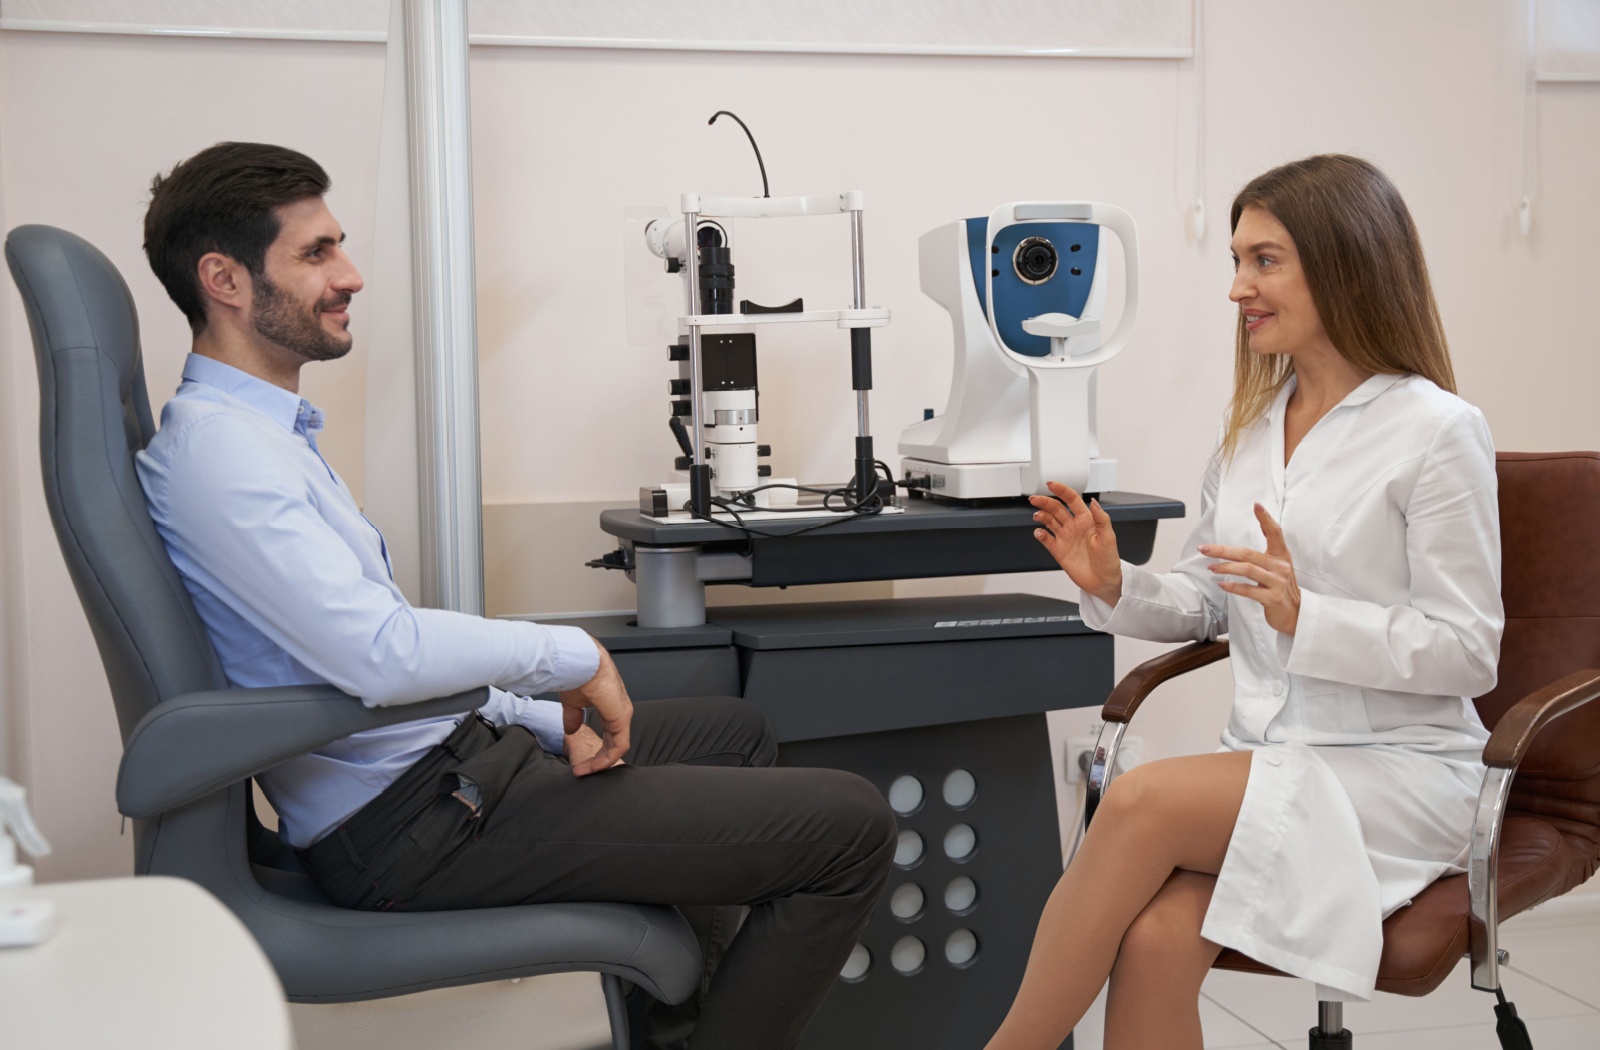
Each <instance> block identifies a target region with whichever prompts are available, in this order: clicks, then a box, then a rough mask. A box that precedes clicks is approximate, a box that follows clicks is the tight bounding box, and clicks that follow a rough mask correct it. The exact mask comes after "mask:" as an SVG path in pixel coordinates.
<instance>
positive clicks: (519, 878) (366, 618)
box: [138, 143, 894, 1050]
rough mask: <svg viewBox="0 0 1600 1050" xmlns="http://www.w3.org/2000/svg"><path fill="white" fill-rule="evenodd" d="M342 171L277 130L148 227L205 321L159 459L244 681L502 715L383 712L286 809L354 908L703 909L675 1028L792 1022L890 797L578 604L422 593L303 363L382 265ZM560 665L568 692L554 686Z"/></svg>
mask: <svg viewBox="0 0 1600 1050" xmlns="http://www.w3.org/2000/svg"><path fill="white" fill-rule="evenodd" d="M328 186H329V180H328V177H327V175H326V173H325V172H324V171H323V170H322V168H321V167H319V166H318V165H317V164H316V162H315V161H313V160H311V159H310V158H308V157H306V156H304V155H302V154H299V153H296V152H294V151H292V150H288V149H284V148H281V147H277V146H267V145H257V144H250V143H221V144H219V145H216V146H213V147H211V148H210V149H207V150H203V151H202V152H200V153H199V154H196V155H195V156H194V157H192V158H190V159H189V160H186V161H184V162H182V163H180V164H179V165H178V166H177V167H175V168H174V169H173V170H172V172H171V173H170V174H169V175H167V176H165V177H159V176H158V177H157V178H156V179H155V181H154V183H153V186H152V194H151V202H150V208H149V211H148V213H147V214H146V216H145V252H146V255H147V256H148V257H149V260H150V265H151V267H152V269H154V270H155V272H156V275H157V276H158V277H159V278H160V279H161V282H162V284H163V285H164V286H165V287H166V289H167V292H168V294H169V295H171V297H172V299H173V301H174V302H176V303H177V304H178V307H179V308H180V309H181V310H182V311H183V313H184V315H185V316H186V317H187V318H188V320H189V325H190V328H191V329H192V331H193V334H194V340H193V346H192V353H191V354H190V356H189V358H188V361H187V363H186V364H185V367H184V373H183V375H184V381H183V385H182V386H180V387H179V388H178V392H177V394H176V396H174V397H173V399H172V400H171V401H169V402H168V403H167V405H166V408H165V409H164V410H163V412H162V416H161V430H160V432H159V433H157V434H156V436H155V438H154V439H153V440H152V441H151V443H150V447H149V448H148V449H147V450H146V451H145V452H143V453H141V454H140V455H139V458H138V467H139V477H140V481H141V483H142V484H143V486H144V489H145V493H146V495H147V497H148V498H149V502H150V511H151V514H152V516H153V517H154V519H155V522H156V526H157V528H158V529H159V530H160V532H161V535H162V538H163V540H164V541H165V542H166V545H167V550H168V552H169V553H170V554H171V556H172V560H173V562H174V563H175V564H176V565H177V568H178V572H179V573H180V575H181V576H182V577H183V580H184V583H185V585H186V586H187V588H188V590H189V593H190V595H191V596H192V597H193V599H194V603H195V607H196V609H197V610H198V612H199V614H200V617H201V619H202V620H203V621H204V622H205V625H206V628H207V630H208V632H209V634H210V636H211V639H212V642H213V643H214V644H215V646H216V650H217V654H218V656H219V658H220V659H221V661H222V666H223V669H224V670H225V671H226V673H227V675H228V679H229V681H230V682H231V683H233V684H234V685H236V686H271V685H287V684H297V683H307V682H331V683H333V684H334V685H337V686H339V687H340V688H341V689H344V690H346V691H347V692H349V693H351V694H353V695H355V696H358V697H361V698H362V700H363V702H365V703H367V704H369V705H387V704H404V703H411V702H415V701H418V700H423V699H427V698H429V697H435V696H442V695H447V694H450V693H454V692H458V691H461V690H465V689H471V688H474V687H477V686H483V685H488V686H490V687H491V688H490V698H489V702H488V704H487V705H485V706H484V707H483V708H482V709H481V710H480V711H479V712H478V713H477V715H476V716H475V717H466V718H462V719H459V720H458V719H455V718H433V719H426V720H422V721H417V722H410V723H406V724H404V725H399V726H394V727H390V728H385V729H378V730H372V731H369V732H364V733H358V734H356V735H355V736H352V737H349V738H347V739H345V740H341V741H338V742H337V743H335V744H332V745H330V746H328V747H325V748H323V749H322V750H320V751H317V752H315V753H313V754H309V755H303V756H300V757H298V758H295V759H292V760H290V761H288V762H285V763H283V764H282V765H280V766H278V767H276V768H274V769H272V770H270V771H268V772H267V773H265V774H263V775H262V776H261V777H259V778H258V779H259V781H260V783H261V785H262V788H263V790H264V791H265V793H266V796H267V798H268V799H269V800H270V801H271V803H272V805H273V808H274V809H276V810H277V812H278V814H279V817H280V821H281V825H280V833H281V834H282V835H283V837H284V838H285V839H286V840H287V841H288V842H289V843H290V844H291V845H293V846H295V847H296V848H297V849H298V850H300V856H301V857H302V859H303V860H304V861H305V863H306V866H307V867H308V868H309V870H310V871H311V872H312V874H313V875H314V876H315V877H316V879H317V881H318V882H319V883H320V885H321V886H322V887H323V889H324V890H325V891H326V892H327V893H328V895H329V896H330V897H331V898H332V899H333V900H334V901H336V902H337V903H339V904H341V905H343V906H346V907H352V908H382V909H387V908H395V909H414V910H434V909H444V908H465V907H485V906H493V905H507V904H522V903H533V902H542V901H580V900H616V901H634V902H640V903H652V904H674V905H680V906H697V907H692V908H688V909H686V910H687V911H688V912H692V913H693V915H694V916H699V917H700V918H702V919H705V920H706V921H705V922H703V923H702V925H703V926H705V927H707V929H706V930H704V931H702V932H703V933H704V936H703V940H704V941H705V943H706V944H707V967H708V979H707V981H705V982H702V990H703V997H702V1001H700V1002H699V1003H697V1004H694V1005H693V1006H692V1007H691V1008H690V1009H688V1010H685V1011H680V1012H679V1013H678V1014H677V1015H676V1017H675V1018H671V1017H669V1018H668V1019H667V1020H666V1021H662V1020H661V1019H660V1018H657V1021H658V1022H659V1023H656V1024H655V1025H654V1028H655V1034H654V1035H652V1036H651V1038H652V1039H653V1040H655V1041H656V1042H657V1045H667V1044H671V1045H688V1046H692V1047H694V1048H695V1050H703V1048H735V1047H737V1048H741V1050H752V1048H767V1047H774V1048H781V1047H790V1046H793V1045H794V1044H795V1042H796V1041H797V1040H798V1039H799V1037H800V1033H801V1031H802V1030H803V1028H804V1027H805V1023H806V1021H807V1020H808V1019H809V1017H810V1016H811V1014H812V1013H813V1012H814V1011H815V1009H816V1008H817V1006H818V1005H819V1004H820V1002H821V1001H822V997H823V996H824V995H825V994H826V993H827V991H828V989H829V987H830V986H831V984H832V982H833V980H834V978H835V976H836V975H837V974H838V972H839V969H840V967H841V965H842V964H843V962H844V960H845V957H846V956H847V955H848V953H849V951H850V949H851V947H852V945H853V944H854V943H855V940H856V938H857V936H858V935H859V934H860V932H861V929H862V927H863V926H864V925H865V924H866V921H867V917H868V914H869V912H870V911H871V908H872V906H873V904H874V903H875V902H876V900H877V898H878V896H879V894H880V893H881V892H882V889H883V885H884V882H885V880H886V879H887V876H888V869H889V863H890V859H891V853H892V848H893V840H894V820H893V817H892V815H891V814H890V813H889V811H888V809H887V806H886V805H885V803H884V801H883V799H882V798H881V797H880V796H879V795H878V793H877V792H876V791H875V790H874V789H873V788H872V787H871V786H870V785H869V784H867V783H866V782H865V781H864V780H861V779H860V778H859V777H855V776H852V775H850V774H847V773H842V772H838V771H833V770H801V769H777V768H771V767H772V764H773V762H774V760H775V758H776V746H775V744H774V743H773V740H772V736H771V731H770V729H769V727H768V726H767V724H766V720H765V719H764V718H763V717H762V716H761V714H760V713H759V712H757V711H755V710H754V709H753V708H751V707H749V706H748V705H746V704H745V703H744V702H743V701H740V700H733V699H726V698H711V699H689V700H673V701H665V700H663V701H656V702H652V703H648V704H645V705H643V706H641V707H639V708H637V709H635V708H634V707H633V706H632V704H631V703H630V701H629V699H628V694H627V690H626V689H625V688H624V686H623V683H622V680H621V678H620V677H619V676H618V674H617V670H616V667H615V666H614V665H613V663H612V661H611V658H610V657H609V656H608V655H607V654H606V652H605V650H604V649H603V648H602V647H601V646H600V645H598V644H597V643H596V642H594V641H593V640H592V639H591V638H589V636H588V635H587V634H585V633H584V632H582V631H580V630H577V629H575V628H563V627H542V626H539V625H537V624H531V623H523V622H514V621H507V620H486V619H483V618H481V617H476V616H468V615H464V614H460V613H452V612H446V611H441V610H434V609H415V608H412V607H411V606H410V605H409V604H408V603H407V602H406V599H405V598H404V596H403V595H402V594H401V593H400V591H399V589H398V588H397V587H396V586H395V584H394V581H393V579H392V576H391V572H390V568H389V563H388V552H387V550H386V548H385V547H384V543H383V538H382V537H381V536H380V535H379V533H378V530H377V529H376V528H375V527H374V526H373V525H372V523H371V522H369V521H367V519H366V518H365V517H364V516H363V515H362V513H361V511H360V509H359V508H358V507H357V506H356V504H355V502H354V500H353V499H352V498H351V496H350V492H349V490H348V489H346V488H345V486H344V483H343V482H342V481H340V480H339V477H338V475H337V474H336V473H335V472H334V471H333V469H332V468H331V467H329V466H328V465H327V463H326V462H325V461H324V460H323V459H322V455H321V453H320V452H319V450H318V448H317V433H318V431H319V430H320V429H321V426H322V414H321V413H320V412H318V411H317V410H316V409H315V408H313V407H312V406H311V405H310V404H309V403H307V402H306V401H305V400H303V399H302V398H301V397H300V396H299V393H298V391H299V381H300V369H301V368H302V367H303V366H304V365H306V364H307V363H309V362H312V361H327V360H333V359H336V358H339V357H341V356H343V355H344V354H345V353H347V352H348V351H349V349H350V346H351V336H350V332H349V324H350V316H349V305H350V301H351V298H352V297H353V296H354V295H355V294H356V293H357V292H359V291H360V290H361V287H362V283H361V276H360V274H358V273H357V272H356V268H355V266H354V265H352V264H351V261H350V259H349V257H348V256H347V255H346V254H345V252H344V249H343V247H342V245H343V241H344V234H343V232H342V231H341V230H340V228H339V224H338V222H337V221H336V220H335V219H334V217H333V215H332V214H331V213H330V212H329V211H328V208H327V205H326V203H325V202H324V200H323V196H324V194H325V193H326V192H327V190H328ZM547 692H559V693H560V697H561V699H560V702H559V703H556V702H553V701H537V700H531V699H528V696H529V695H531V694H538V693H547ZM590 707H592V708H593V709H594V710H595V712H596V713H597V714H598V718H599V722H600V724H601V726H602V729H603V733H602V734H600V735H597V734H595V733H594V732H592V731H591V730H590V729H588V728H586V727H585V726H584V725H583V723H582V716H583V711H584V709H585V708H590ZM630 747H631V750H630ZM624 755H627V756H628V761H627V762H626V763H623V761H622V759H623V756H624ZM737 905H747V906H749V908H750V913H749V916H748V918H747V920H746V921H745V923H744V925H743V927H742V928H737V923H736V921H735V922H730V921H728V916H727V912H728V910H729V908H730V907H731V906H737ZM713 906H715V907H713ZM692 917H693V916H692ZM719 921H720V925H721V929H720V930H719V929H715V927H717V926H718V923H719ZM735 928H737V933H736V934H735V933H734V930H735ZM723 944H726V951H725V954H723V955H722V957H721V958H720V960H719V959H718V958H717V955H718V951H719V948H720V947H721V945H723ZM696 1013H698V1018H697V1020H696V1019H695V1017H694V1015H695V1014H696ZM691 1022H692V1027H693V1034H692V1036H690V1035H688V1032H687V1028H688V1027H689V1025H690V1023H691ZM672 1025H676V1026H677V1027H676V1030H673V1031H668V1030H667V1029H668V1028H670V1027H671V1026H672ZM686 1037H687V1039H688V1041H687V1042H686V1043H685V1042H684V1041H683V1040H684V1039H685V1038H686Z"/></svg>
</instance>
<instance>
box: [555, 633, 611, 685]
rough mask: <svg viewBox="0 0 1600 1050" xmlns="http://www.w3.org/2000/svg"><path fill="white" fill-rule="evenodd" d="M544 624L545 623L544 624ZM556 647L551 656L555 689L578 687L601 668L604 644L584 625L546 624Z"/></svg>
mask: <svg viewBox="0 0 1600 1050" xmlns="http://www.w3.org/2000/svg"><path fill="white" fill-rule="evenodd" d="M541 626H543V625H541ZM544 630H545V631H547V632H549V637H550V645H551V648H552V649H553V650H554V651H553V652H552V654H551V658H550V667H551V672H550V688H551V690H552V691H554V692H562V691H564V690H567V689H576V688H577V687H578V686H580V685H582V684H583V683H585V682H587V681H588V680H589V679H591V678H593V677H594V676H595V672H596V671H599V670H600V646H599V645H597V644H596V643H595V640H594V639H593V638H592V637H590V636H589V632H588V631H585V630H584V629H583V628H581V627H552V626H547V627H544Z"/></svg>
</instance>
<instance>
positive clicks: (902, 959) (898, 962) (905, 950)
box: [889, 937, 928, 977]
mask: <svg viewBox="0 0 1600 1050" xmlns="http://www.w3.org/2000/svg"><path fill="white" fill-rule="evenodd" d="M927 958H928V949H927V947H926V946H925V945H924V944H923V943H922V942H921V941H919V940H917V939H916V938H915V937H902V938H900V939H899V940H898V941H895V942H894V947H893V948H891V949H889V965H890V966H893V967H894V968H895V970H896V971H897V972H899V973H903V974H905V975H906V976H907V977H909V976H911V975H912V974H914V973H916V972H917V971H918V970H920V969H922V964H923V962H925V961H926V960H927Z"/></svg>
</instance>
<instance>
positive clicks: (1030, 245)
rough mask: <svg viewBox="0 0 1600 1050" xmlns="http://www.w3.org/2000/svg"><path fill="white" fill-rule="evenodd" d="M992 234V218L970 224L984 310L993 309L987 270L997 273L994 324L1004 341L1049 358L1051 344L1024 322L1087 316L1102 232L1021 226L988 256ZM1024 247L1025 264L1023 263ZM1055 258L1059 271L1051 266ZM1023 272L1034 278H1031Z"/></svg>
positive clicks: (1073, 225) (1071, 225)
mask: <svg viewBox="0 0 1600 1050" xmlns="http://www.w3.org/2000/svg"><path fill="white" fill-rule="evenodd" d="M988 234H989V219H988V217H987V216H983V217H980V218H976V219H968V220H967V251H968V253H969V254H970V255H971V258H972V279H973V281H974V283H976V284H977V286H978V305H979V306H980V307H982V308H983V309H984V310H986V311H987V310H988V307H989V303H988V298H989V297H988V294H987V289H986V287H985V286H986V284H987V282H986V281H985V280H984V276H985V270H986V269H993V270H995V271H997V272H996V273H995V276H994V298H995V310H994V319H995V325H996V326H997V327H998V328H999V330H1000V338H1001V339H1002V340H1003V341H1004V342H1005V344H1006V346H1007V347H1009V348H1010V349H1012V350H1014V351H1016V352H1017V353H1019V354H1024V355H1026V356H1028V357H1044V356H1046V355H1048V354H1049V353H1050V340H1049V339H1046V338H1045V337H1044V336H1039V335H1029V334H1028V333H1026V332H1024V331H1023V330H1022V322H1023V321H1025V320H1026V319H1028V318H1030V317H1038V316H1039V315H1040V314H1048V313H1064V314H1070V315H1072V316H1073V317H1081V316H1082V315H1083V308H1084V305H1085V304H1086V303H1087V302H1088V301H1089V289H1090V287H1091V286H1092V285H1093V284H1094V265H1095V260H1096V259H1098V258H1099V247H1100V227H1099V226H1098V225H1096V224H1094V223H1092V222H1024V223H1018V224H1017V225H1015V226H1007V227H1006V228H1005V229H1003V230H1001V231H1000V234H999V236H998V237H996V238H995V242H994V248H995V249H997V250H995V251H987V252H986V249H987V248H988V247H989V245H988V244H987V243H986V242H987V241H988ZM1040 241H1042V242H1044V244H1043V245H1040V244H1039V243H1038V242H1040ZM1025 242H1026V244H1025ZM1019 247H1022V248H1023V251H1024V256H1025V259H1022V260H1019V259H1018V257H1017V249H1018V248H1019ZM1030 249H1031V254H1030ZM1051 259H1053V260H1054V266H1053V267H1051V266H1049V265H1048V261H1049V260H1051ZM1029 261H1031V262H1032V263H1033V266H1032V268H1030V267H1029V266H1028V262H1029ZM1019 268H1020V270H1023V271H1026V272H1028V273H1029V275H1030V278H1032V279H1031V280H1030V279H1025V278H1024V277H1023V275H1022V272H1019Z"/></svg>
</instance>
